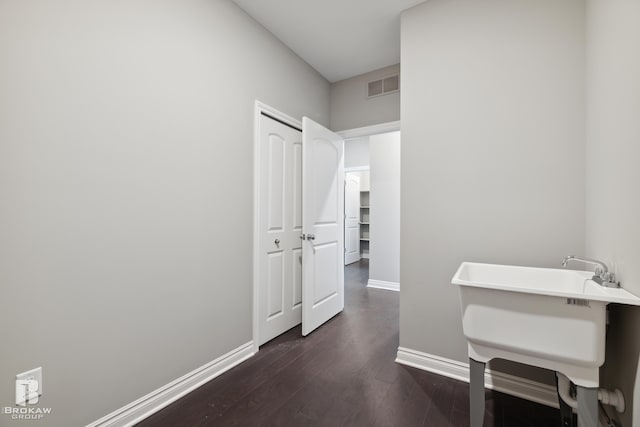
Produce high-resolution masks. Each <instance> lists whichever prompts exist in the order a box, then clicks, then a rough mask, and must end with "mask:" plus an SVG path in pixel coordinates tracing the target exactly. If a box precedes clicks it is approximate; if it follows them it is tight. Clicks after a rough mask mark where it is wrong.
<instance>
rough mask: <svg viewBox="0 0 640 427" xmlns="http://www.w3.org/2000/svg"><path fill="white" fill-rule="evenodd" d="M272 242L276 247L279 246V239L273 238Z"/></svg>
mask: <svg viewBox="0 0 640 427" xmlns="http://www.w3.org/2000/svg"><path fill="white" fill-rule="evenodd" d="M273 243H275V244H276V246H277V247H280V239H276V240H274V241H273Z"/></svg>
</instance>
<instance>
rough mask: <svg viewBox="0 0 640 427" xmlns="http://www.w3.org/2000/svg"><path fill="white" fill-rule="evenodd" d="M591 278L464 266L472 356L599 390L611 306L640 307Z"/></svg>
mask: <svg viewBox="0 0 640 427" xmlns="http://www.w3.org/2000/svg"><path fill="white" fill-rule="evenodd" d="M592 276H593V273H592V272H588V271H575V270H565V269H552V268H532V267H517V266H509V265H495V264H478V263H470V262H464V263H462V264H461V265H460V267H459V268H458V271H457V272H456V274H455V276H454V277H453V279H452V281H451V283H453V284H454V285H459V286H460V302H461V306H462V328H463V331H464V335H465V337H466V338H467V340H468V344H469V357H470V358H472V359H474V360H476V361H478V362H488V361H489V360H491V359H493V358H502V359H508V360H515V361H517V362H521V363H526V364H529V365H534V366H539V367H542V368H547V369H551V370H554V371H558V372H561V373H563V374H564V375H566V376H567V377H569V379H570V380H571V381H573V382H574V383H575V384H576V385H579V386H583V387H589V388H591V387H598V385H599V378H598V368H599V367H600V366H601V365H602V364H603V363H604V351H605V326H606V306H607V304H609V303H620V304H630V305H640V298H638V297H637V296H635V295H633V294H631V293H629V292H628V291H626V290H624V289H622V288H606V287H603V286H601V285H599V284H597V283H596V282H594V281H593V280H591V277H592Z"/></svg>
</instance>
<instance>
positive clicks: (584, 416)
mask: <svg viewBox="0 0 640 427" xmlns="http://www.w3.org/2000/svg"><path fill="white" fill-rule="evenodd" d="M578 427H598V389H597V388H586V387H580V386H578Z"/></svg>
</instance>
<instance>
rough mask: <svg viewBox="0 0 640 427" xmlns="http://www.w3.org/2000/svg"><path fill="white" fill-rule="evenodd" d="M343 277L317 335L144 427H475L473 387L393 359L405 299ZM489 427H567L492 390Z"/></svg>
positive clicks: (288, 345) (214, 384)
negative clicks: (341, 302)
mask: <svg viewBox="0 0 640 427" xmlns="http://www.w3.org/2000/svg"><path fill="white" fill-rule="evenodd" d="M367 278H368V265H367V261H361V262H359V263H356V264H352V265H350V266H348V267H347V268H346V272H345V310H344V312H343V313H341V314H339V315H338V316H336V317H335V318H334V319H332V320H331V321H329V322H328V323H326V324H325V325H324V326H322V327H321V328H319V329H318V330H316V331H315V332H314V333H312V334H311V335H310V336H308V337H306V338H303V337H302V336H301V332H300V327H297V328H294V329H292V330H290V331H288V332H286V333H285V334H283V335H281V336H280V337H278V338H276V339H274V340H273V341H271V342H269V343H267V344H265V345H264V346H262V347H261V348H260V351H259V352H258V354H257V355H255V356H254V357H252V358H251V359H249V360H247V361H246V362H244V363H242V364H241V365H239V366H238V367H236V368H234V369H232V370H230V371H229V372H227V373H225V374H223V375H221V376H220V377H218V378H216V379H214V380H212V381H210V382H209V383H207V384H205V385H204V386H202V387H200V388H199V389H197V390H195V391H194V392H193V393H191V394H189V395H187V396H185V397H183V398H182V399H180V400H178V401H176V402H175V403H174V404H172V405H170V406H168V407H167V408H165V409H163V410H162V411H160V412H158V413H156V414H155V415H153V416H151V417H150V418H148V419H147V420H145V421H143V422H142V423H140V424H139V426H141V427H156V426H162V427H165V426H175V427H178V426H183V427H195V426H294V427H298V426H332V427H333V426H367V427H368V426H393V427H403V426H433V427H439V426H455V427H458V426H468V425H469V410H468V399H469V393H468V384H466V383H464V382H460V381H456V380H452V379H449V378H445V377H442V376H439V375H434V374H431V373H428V372H424V371H421V370H418V369H413V368H410V367H407V366H403V365H399V364H397V363H395V362H394V359H395V356H396V350H397V348H398V311H399V310H398V293H397V292H393V291H385V290H377V289H368V288H366V282H367ZM486 401H487V404H486V417H485V423H484V425H485V426H505V427H528V426H531V427H544V426H558V425H560V414H559V411H558V410H556V409H552V408H549V407H546V406H542V405H538V404H535V403H531V402H528V401H525V400H522V399H518V398H515V397H511V396H508V395H505V394H501V393H497V392H491V391H488V390H487V392H486Z"/></svg>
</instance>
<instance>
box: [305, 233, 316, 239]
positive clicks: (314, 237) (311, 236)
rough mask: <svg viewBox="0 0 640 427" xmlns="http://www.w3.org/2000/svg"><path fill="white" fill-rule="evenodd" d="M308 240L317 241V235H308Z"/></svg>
mask: <svg viewBox="0 0 640 427" xmlns="http://www.w3.org/2000/svg"><path fill="white" fill-rule="evenodd" d="M307 240H316V235H315V234H307Z"/></svg>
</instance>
